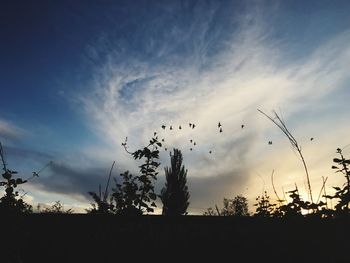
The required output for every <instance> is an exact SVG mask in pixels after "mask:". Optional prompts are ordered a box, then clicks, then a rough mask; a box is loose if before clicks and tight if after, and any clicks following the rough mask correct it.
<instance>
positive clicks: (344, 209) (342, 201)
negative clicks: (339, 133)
mask: <svg viewBox="0 0 350 263" xmlns="http://www.w3.org/2000/svg"><path fill="white" fill-rule="evenodd" d="M337 154H339V156H340V158H334V159H333V162H334V163H335V165H333V166H332V169H334V170H336V173H342V174H343V175H344V176H345V178H346V183H344V184H343V187H333V188H334V189H335V190H336V192H335V194H334V195H325V197H326V198H329V199H334V198H336V199H339V201H338V203H337V204H336V205H335V211H334V213H335V215H337V216H340V215H346V214H349V203H350V171H349V165H350V159H345V157H344V155H343V152H342V150H341V149H340V148H338V149H337Z"/></svg>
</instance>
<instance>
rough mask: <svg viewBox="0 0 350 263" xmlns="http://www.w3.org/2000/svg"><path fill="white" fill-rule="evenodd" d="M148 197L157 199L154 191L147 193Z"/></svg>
mask: <svg viewBox="0 0 350 263" xmlns="http://www.w3.org/2000/svg"><path fill="white" fill-rule="evenodd" d="M149 198H151V199H152V200H156V199H157V195H156V194H154V193H149Z"/></svg>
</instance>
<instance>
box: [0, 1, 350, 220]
mask: <svg viewBox="0 0 350 263" xmlns="http://www.w3.org/2000/svg"><path fill="white" fill-rule="evenodd" d="M0 5H1V8H0V35H1V41H0V91H1V93H0V94H1V95H0V98H1V103H0V141H1V143H2V144H3V146H4V150H5V154H6V161H7V164H8V166H9V167H10V168H11V169H13V170H17V171H18V172H19V175H20V176H22V177H23V178H26V177H29V176H30V175H31V172H33V171H39V170H40V169H41V168H42V167H44V166H45V165H46V164H47V163H48V162H50V161H52V164H51V165H50V166H49V167H47V168H46V169H44V170H43V171H42V172H41V173H40V176H39V178H35V180H31V181H30V182H28V183H27V184H25V185H23V190H22V191H21V192H23V193H26V195H25V198H26V200H27V201H28V202H30V203H31V204H33V205H34V206H36V204H38V203H42V204H52V203H54V201H57V200H60V201H61V202H62V203H64V204H65V207H67V208H73V209H74V210H75V211H78V212H79V211H84V208H88V207H89V204H90V203H91V202H92V199H91V198H90V197H89V195H88V194H87V192H88V191H97V190H98V185H99V184H102V186H104V185H105V183H106V180H107V176H108V172H109V169H110V167H111V165H112V163H113V161H116V168H115V169H114V170H113V176H114V177H118V176H119V174H120V173H121V172H123V171H125V170H129V171H130V172H132V173H133V174H137V173H138V165H140V163H139V162H136V161H135V160H133V159H132V157H131V156H130V155H128V154H127V153H126V152H125V150H124V148H123V147H122V146H121V143H122V142H124V140H125V138H126V137H128V146H129V150H131V151H132V150H137V149H139V148H141V147H143V146H145V145H146V144H147V143H148V141H149V139H150V138H151V137H152V135H153V132H155V131H156V132H157V133H158V135H159V137H160V139H161V138H164V140H165V142H164V147H166V148H167V151H165V149H164V148H162V149H161V153H160V162H161V166H160V168H159V175H158V180H157V182H156V191H157V192H158V193H159V192H160V189H161V188H162V187H163V186H164V182H165V179H164V178H165V175H164V167H166V166H169V165H170V157H169V150H170V149H172V148H178V149H180V150H181V151H182V154H183V163H184V165H185V167H186V169H187V170H188V174H187V177H188V187H189V192H190V195H191V197H190V206H189V213H190V214H202V213H203V212H204V211H205V210H206V208H208V207H210V206H212V207H213V206H214V205H215V204H217V205H218V206H219V207H220V206H221V205H222V200H223V198H224V197H227V198H233V197H234V196H236V195H238V194H242V195H244V196H246V197H247V198H248V201H249V204H250V211H251V212H254V207H253V206H252V205H253V204H254V202H255V198H256V197H257V196H258V195H261V194H262V192H263V191H265V190H266V191H267V192H268V194H269V195H270V197H271V199H272V200H275V199H276V196H275V195H274V192H273V189H272V184H271V173H272V171H274V183H275V186H276V190H277V192H278V193H279V195H280V196H282V195H283V192H286V191H290V190H293V189H294V187H295V186H294V185H295V184H297V186H298V189H299V190H300V193H301V194H302V195H303V197H304V198H305V199H307V198H308V197H307V192H306V178H305V173H304V170H303V166H302V163H301V161H300V159H299V157H298V155H297V154H296V152H295V151H293V149H292V148H291V146H290V144H289V142H288V140H287V138H286V137H285V136H284V135H283V133H282V132H281V131H280V130H279V129H278V128H277V127H276V126H274V124H273V123H272V122H271V121H270V120H268V119H267V118H266V117H264V116H263V115H262V114H261V113H259V112H258V111H257V109H261V110H263V111H264V112H266V113H267V114H270V115H271V114H272V111H273V110H275V111H276V112H277V113H278V114H279V115H280V116H281V117H283V120H284V122H285V124H286V125H287V127H288V128H289V130H290V131H291V133H292V134H293V135H294V137H295V138H296V139H297V141H298V143H299V144H300V145H301V147H302V152H303V154H304V157H305V160H306V163H307V165H308V168H309V173H310V181H311V186H312V189H313V195H314V199H316V197H317V196H318V193H319V191H320V189H321V187H322V177H324V178H327V187H326V189H327V191H328V192H329V193H331V192H332V186H339V185H341V184H342V183H344V182H345V178H343V177H342V176H341V175H340V174H335V173H334V171H333V170H332V169H331V166H332V159H333V158H334V157H337V156H336V149H337V148H338V147H340V148H343V151H344V155H345V156H350V147H347V145H348V144H350V139H349V137H348V135H349V132H350V126H349V123H348V120H349V118H348V112H349V111H350V104H349V103H348V102H349V99H350V87H349V85H350V76H349V72H350V46H349V43H350V17H349V15H348V14H349V11H350V3H349V1H320V0H318V1H263V0H261V1H258V0H256V1H250V0H248V1H238V0H237V1H137V2H133V1H107V0H106V1H35V0H33V1H7V2H2V3H1V4H0ZM219 121H220V123H221V124H222V129H223V132H222V133H220V132H219V130H218V127H217V125H218V122H219ZM189 123H194V124H195V125H196V127H195V128H194V129H191V128H190V127H189V125H188V124H189ZM242 124H243V125H244V128H242V126H241V125H242ZM161 125H166V127H167V128H166V129H165V130H163V129H162V128H161ZM170 125H172V126H173V130H170V129H169V126H170ZM179 125H181V126H182V129H181V130H179V129H178V126H179ZM310 138H314V139H313V140H310ZM190 139H192V140H194V141H196V146H194V145H191V143H190ZM269 141H272V144H268V142H269ZM190 148H193V149H192V151H191V150H190ZM209 151H211V154H210V153H209ZM160 211H161V203H160V201H159V200H158V209H157V210H156V213H159V212H160Z"/></svg>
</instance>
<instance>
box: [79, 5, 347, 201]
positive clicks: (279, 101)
mask: <svg viewBox="0 0 350 263" xmlns="http://www.w3.org/2000/svg"><path fill="white" fill-rule="evenodd" d="M196 8H197V9H196ZM196 8H194V11H193V10H192V13H191V14H192V18H191V19H190V20H189V21H187V23H180V22H179V20H176V19H174V20H173V21H169V20H166V22H167V25H169V26H166V27H161V28H160V27H155V28H152V29H147V30H146V32H145V33H144V34H142V35H141V34H140V32H137V33H136V35H137V36H138V39H136V40H135V39H133V40H130V41H132V43H133V41H139V42H141V43H142V47H143V48H144V47H147V48H148V49H150V50H153V51H152V52H151V51H150V52H151V54H149V56H147V57H145V56H143V55H140V54H139V53H137V52H136V51H135V50H134V47H133V45H132V43H128V42H121V43H123V44H120V45H121V46H120V45H119V46H118V48H116V49H115V50H113V49H111V48H109V49H108V52H109V55H108V59H107V60H106V63H105V65H104V66H103V67H101V68H99V69H97V70H96V71H95V73H96V74H95V80H94V82H93V83H92V91H91V92H90V93H88V94H86V93H85V94H81V95H80V97H79V99H80V100H81V101H82V102H83V105H84V109H85V111H86V115H87V116H88V121H89V122H90V124H91V127H92V128H93V129H94V130H96V131H97V132H98V134H100V136H101V138H103V139H104V140H105V141H107V142H108V143H110V144H111V145H114V147H115V151H116V155H115V156H117V157H118V158H119V159H118V161H119V162H120V163H124V165H125V167H127V166H135V164H134V163H133V161H132V160H131V159H130V158H125V156H126V154H125V152H123V149H122V148H121V147H120V144H121V142H122V141H123V140H124V138H125V137H127V136H128V138H129V142H130V147H131V148H135V149H136V148H137V147H140V146H142V145H144V144H145V143H147V141H148V140H149V139H150V137H151V136H152V134H153V132H154V131H157V132H158V134H159V136H160V138H164V139H165V143H164V144H165V146H166V147H168V148H172V147H177V148H180V149H181V150H182V151H183V154H184V162H185V165H186V167H187V168H188V170H189V173H188V175H189V177H190V179H189V181H190V182H191V187H192V189H193V193H192V195H191V198H192V202H193V203H194V204H195V206H198V207H202V206H207V205H208V204H211V203H212V201H211V200H219V199H220V198H222V197H223V196H225V195H229V194H230V190H231V189H232V194H235V193H238V192H239V191H243V190H242V189H244V187H243V185H245V184H248V182H253V183H254V180H255V179H254V178H253V179H252V178H251V175H252V174H253V172H254V171H257V170H263V171H265V169H269V171H271V170H272V168H276V167H278V169H281V170H282V171H283V172H285V171H286V169H287V168H285V167H284V168H282V167H281V165H280V161H279V158H278V155H280V156H281V155H283V154H286V155H287V153H288V152H289V151H290V148H288V145H286V144H283V145H284V148H279V150H280V152H279V153H275V154H273V153H271V151H270V150H268V149H267V148H266V147H267V146H266V145H267V139H268V138H270V137H271V136H274V138H276V139H275V142H276V144H278V143H279V142H282V141H283V136H282V135H281V134H279V133H278V130H275V127H273V126H272V125H271V123H269V122H268V121H267V120H266V119H264V117H263V116H261V115H259V113H258V112H257V111H256V109H257V108H262V109H263V110H266V111H269V110H271V109H282V112H283V113H284V116H283V117H284V118H285V120H286V121H287V123H290V125H291V128H292V129H293V131H295V132H296V133H297V135H299V134H300V135H302V136H304V134H302V132H305V133H308V132H309V131H310V130H311V128H310V127H306V128H303V127H302V125H303V123H302V122H303V121H302V119H301V121H300V122H298V119H297V117H298V116H300V114H301V115H303V114H305V113H308V112H310V111H312V110H313V109H317V110H321V108H322V107H321V106H320V103H321V102H322V101H323V100H325V98H326V97H327V96H332V94H336V93H337V92H340V90H341V88H342V87H344V84H345V83H348V81H349V76H348V72H349V70H350V68H349V67H350V66H349V65H350V63H349V62H350V47H349V46H348V43H349V40H350V31H344V32H342V33H340V34H338V35H336V36H334V37H333V38H331V39H329V40H328V41H327V42H326V43H320V44H319V47H318V48H317V49H315V50H314V51H313V52H312V53H311V54H308V55H306V56H305V57H303V59H298V60H292V61H289V60H287V59H286V55H285V52H286V50H287V49H288V46H286V45H280V44H279V41H278V39H274V38H272V37H271V35H272V34H270V33H271V32H272V31H273V28H271V27H272V26H273V25H271V24H268V21H269V20H268V19H266V15H268V14H267V12H266V10H262V9H260V8H259V7H257V8H256V9H252V10H253V11H249V12H246V13H244V15H240V16H235V18H234V19H232V21H230V22H231V23H228V24H220V25H218V23H217V21H218V19H220V12H222V10H221V9H220V8H219V6H213V7H211V8H206V6H205V5H204V6H198V7H196ZM208 10H209V11H208ZM220 10H221V11H220ZM237 17H238V18H239V19H237ZM154 19H157V21H156V22H155V21H154V20H150V21H141V22H145V23H146V26H145V27H142V28H147V25H152V24H157V25H158V24H159V25H164V24H165V23H164V21H165V18H164V17H163V16H160V17H159V18H154ZM163 20H164V21H163ZM227 25H229V26H227ZM150 30H151V31H150ZM155 34H158V35H160V36H163V37H161V38H160V39H161V40H163V42H159V40H157V39H154V38H153V37H151V36H154V35H155ZM115 38H116V36H114V37H111V39H110V40H108V37H105V38H104V41H105V42H107V43H108V41H110V44H109V45H108V46H109V47H111V46H113V45H112V43H118V38H116V39H115ZM105 46H106V45H104V47H105ZM98 49H99V47H96V48H95V50H98ZM96 52H97V51H96ZM97 53H98V52H97ZM322 110H327V111H328V112H329V111H331V113H330V114H329V116H328V117H327V118H325V119H324V120H323V122H324V123H328V122H329V123H331V122H332V119H333V118H342V116H344V115H343V114H342V113H338V112H336V109H329V108H327V109H322ZM318 114H320V115H322V114H323V113H322V111H321V112H319V113H318ZM218 121H221V123H222V124H223V133H219V132H218V129H217V123H218ZM189 122H193V123H195V124H196V128H195V129H190V128H189V127H188V123H189ZM162 124H166V125H167V126H169V125H173V127H174V130H172V131H170V130H169V129H167V130H165V131H164V130H162V129H161V128H160V126H161V125H162ZM241 124H245V128H244V129H242V128H241ZM178 125H182V127H184V128H183V129H182V130H179V129H178V128H177V127H178ZM317 125H320V124H317ZM345 125H346V124H345V123H338V124H337V127H336V129H328V130H327V134H328V135H329V136H337V133H338V131H340V130H342V129H345V128H344V127H345ZM326 126H327V125H326ZM314 132H315V133H317V134H314V135H313V136H318V137H322V136H323V135H324V134H323V133H324V132H325V131H324V130H318V131H314ZM277 136H279V137H277ZM190 139H194V140H195V141H196V142H197V146H195V147H192V148H193V151H190V150H189V148H190V147H191V146H190V143H189V140H190ZM273 147H275V146H273ZM332 147H333V148H334V147H336V146H335V145H332ZM209 150H212V152H213V153H212V154H209V153H208V152H209ZM327 151H329V148H325V147H321V148H318V149H315V150H314V152H311V154H315V153H316V152H317V154H318V155H322V154H325V153H327ZM288 156H289V155H288ZM327 156H328V155H327ZM292 158H295V156H292V157H291V158H289V157H288V158H287V159H288V163H290V167H288V169H290V171H289V173H288V175H285V177H284V179H283V181H284V182H287V181H288V182H290V181H292V180H293V179H290V178H288V176H289V175H290V174H293V173H294V174H295V173H299V174H300V173H302V170H301V169H299V167H298V166H297V165H296V164H297V163H298V160H295V159H292ZM168 159H169V158H168V154H167V152H163V153H162V156H161V161H162V163H163V164H166V163H168V162H169V161H168ZM273 162H277V163H278V164H277V165H275V164H271V163H273ZM268 163H270V164H271V165H269V164H268ZM327 167H328V166H327ZM324 169H326V168H324ZM268 174H270V172H269V173H268ZM237 178H240V179H239V180H237ZM252 180H253V181H252ZM279 180H281V179H279ZM238 181H239V184H240V185H241V186H240V187H237V184H238ZM293 182H294V181H293ZM199 188H200V189H201V190H198V189H199ZM209 189H210V190H209ZM212 189H217V190H212ZM250 189H251V195H254V194H257V192H256V190H257V189H260V186H254V185H253V186H252V187H250ZM253 191H255V193H253ZM259 191H260V190H259Z"/></svg>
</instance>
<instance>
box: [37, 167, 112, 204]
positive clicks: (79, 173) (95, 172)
mask: <svg viewBox="0 0 350 263" xmlns="http://www.w3.org/2000/svg"><path fill="white" fill-rule="evenodd" d="M49 169H50V172H49V174H48V175H45V176H41V177H40V178H39V179H38V180H35V181H33V182H32V184H33V186H34V187H37V188H39V189H41V190H44V191H47V192H51V193H56V194H63V195H66V196H69V197H70V198H72V199H76V200H78V201H85V202H86V201H87V200H89V198H88V196H89V195H88V192H89V191H93V192H94V191H98V185H99V184H101V186H102V188H103V189H104V187H105V183H106V181H107V176H108V172H109V171H108V169H103V168H84V169H79V168H76V167H70V166H69V165H65V164H63V163H56V162H54V163H53V164H52V165H50V167H49ZM113 184H114V183H112V185H113Z"/></svg>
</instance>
